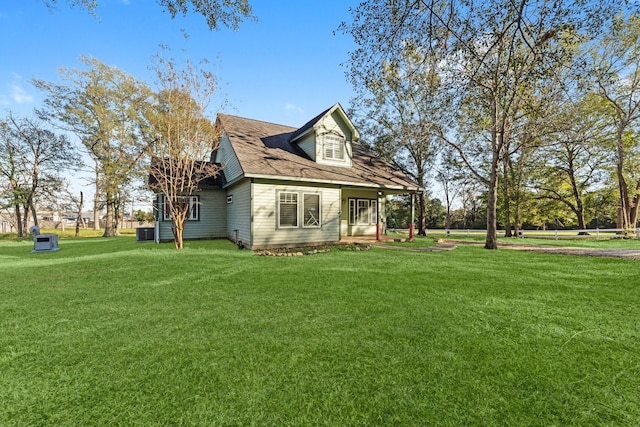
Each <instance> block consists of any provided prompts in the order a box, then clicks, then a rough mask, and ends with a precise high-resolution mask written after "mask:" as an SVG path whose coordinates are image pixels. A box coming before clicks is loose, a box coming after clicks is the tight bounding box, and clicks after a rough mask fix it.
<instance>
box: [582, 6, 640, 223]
mask: <svg viewBox="0 0 640 427" xmlns="http://www.w3.org/2000/svg"><path fill="white" fill-rule="evenodd" d="M591 71H592V72H591V73H589V74H590V75H591V76H593V78H594V79H595V81H596V84H597V93H598V95H599V96H600V97H601V98H602V99H603V100H604V102H605V103H606V104H607V105H608V107H609V114H608V115H609V117H610V120H611V123H612V125H613V127H614V129H615V141H616V144H615V159H616V163H615V173H616V179H617V181H618V191H619V195H620V199H619V200H620V201H619V203H620V210H621V220H622V221H621V224H619V227H621V228H624V229H625V230H627V229H629V228H634V227H635V225H636V223H637V221H638V213H639V211H638V207H639V205H640V158H639V157H640V142H639V140H638V123H639V122H640V16H638V15H630V16H628V17H625V16H624V15H622V14H619V15H616V16H614V17H613V18H612V21H611V26H610V30H609V31H608V32H607V33H606V34H604V35H603V37H602V38H601V40H599V43H597V44H596V45H595V46H594V48H593V51H592V55H591Z"/></svg>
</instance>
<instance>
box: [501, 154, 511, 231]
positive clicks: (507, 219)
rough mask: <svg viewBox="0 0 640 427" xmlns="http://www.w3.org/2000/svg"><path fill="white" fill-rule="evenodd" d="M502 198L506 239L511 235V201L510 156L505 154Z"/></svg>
mask: <svg viewBox="0 0 640 427" xmlns="http://www.w3.org/2000/svg"><path fill="white" fill-rule="evenodd" d="M502 197H503V199H504V228H505V232H504V237H513V234H511V201H510V200H509V156H508V155H507V154H505V156H504V159H503V161H502Z"/></svg>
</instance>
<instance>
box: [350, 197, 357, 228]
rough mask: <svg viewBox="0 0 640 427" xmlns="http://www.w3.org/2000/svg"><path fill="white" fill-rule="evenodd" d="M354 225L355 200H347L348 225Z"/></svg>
mask: <svg viewBox="0 0 640 427" xmlns="http://www.w3.org/2000/svg"><path fill="white" fill-rule="evenodd" d="M355 223H356V199H349V225H355Z"/></svg>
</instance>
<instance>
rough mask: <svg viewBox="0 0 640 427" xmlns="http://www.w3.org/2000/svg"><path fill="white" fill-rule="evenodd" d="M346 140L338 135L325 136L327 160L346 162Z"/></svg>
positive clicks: (325, 156)
mask: <svg viewBox="0 0 640 427" xmlns="http://www.w3.org/2000/svg"><path fill="white" fill-rule="evenodd" d="M344 148H345V143H344V139H343V138H341V137H340V136H338V135H331V134H327V135H324V158H325V160H344Z"/></svg>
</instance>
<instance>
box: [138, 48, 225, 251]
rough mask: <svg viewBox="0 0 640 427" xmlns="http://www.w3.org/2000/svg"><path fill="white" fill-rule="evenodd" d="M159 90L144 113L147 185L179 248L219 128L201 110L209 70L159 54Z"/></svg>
mask: <svg viewBox="0 0 640 427" xmlns="http://www.w3.org/2000/svg"><path fill="white" fill-rule="evenodd" d="M154 67H155V68H154V69H155V71H156V75H157V78H158V84H159V85H160V91H159V93H158V94H157V99H156V104H155V108H154V110H153V111H152V115H151V116H150V117H149V123H150V130H149V133H148V135H147V139H148V140H149V141H150V151H149V152H150V154H151V156H153V158H152V161H151V164H150V168H149V173H150V175H151V181H152V188H153V189H154V190H156V191H157V192H159V193H161V194H162V196H163V198H164V203H165V206H164V207H162V208H160V209H166V210H167V211H168V212H170V215H171V226H172V227H171V228H172V231H173V237H174V242H175V245H176V249H178V250H180V249H182V248H183V246H184V244H183V233H184V227H185V224H186V222H187V220H188V218H189V216H190V214H191V209H192V204H191V201H190V197H189V196H191V195H193V194H195V193H196V191H198V190H199V189H200V186H201V184H202V183H203V181H205V180H207V179H209V178H211V177H214V176H216V175H217V174H218V173H219V168H218V166H216V165H215V164H213V163H211V162H209V161H207V160H209V159H210V158H211V153H212V151H213V150H214V149H215V148H216V144H217V141H218V137H219V129H218V128H217V127H216V126H215V125H214V124H213V123H212V122H211V121H210V120H209V119H208V118H207V116H206V113H207V109H208V106H209V103H210V101H211V98H212V96H213V95H214V93H215V91H216V89H217V81H216V78H215V76H214V75H213V74H211V73H210V72H208V71H206V70H204V69H201V68H199V67H197V66H195V65H194V64H192V63H191V62H187V63H186V65H185V67H184V68H183V69H178V67H177V66H176V64H175V62H174V61H173V60H172V59H165V58H163V57H162V56H158V58H157V62H156V63H155V65H154Z"/></svg>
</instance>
